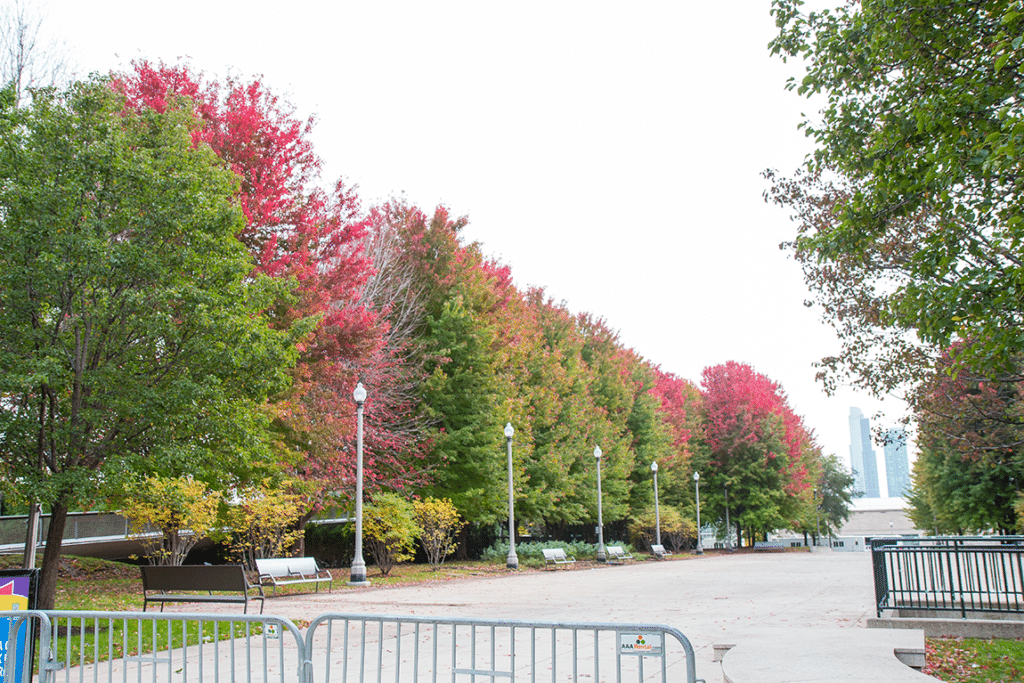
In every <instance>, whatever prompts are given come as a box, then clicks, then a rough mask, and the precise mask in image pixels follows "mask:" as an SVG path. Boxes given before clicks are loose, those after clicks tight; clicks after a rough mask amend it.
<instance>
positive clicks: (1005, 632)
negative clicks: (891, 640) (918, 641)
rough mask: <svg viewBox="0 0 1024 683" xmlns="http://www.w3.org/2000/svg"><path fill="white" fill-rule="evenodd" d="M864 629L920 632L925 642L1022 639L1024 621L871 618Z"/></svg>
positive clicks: (1023, 636) (1023, 635) (900, 617)
mask: <svg viewBox="0 0 1024 683" xmlns="http://www.w3.org/2000/svg"><path fill="white" fill-rule="evenodd" d="M867 627H868V628H877V629H920V630H922V631H924V634H925V636H926V637H928V638H1001V639H1008V640H1013V639H1016V638H1024V621H1019V620H1011V619H942V618H939V617H902V616H899V617H896V616H894V617H872V618H868V620H867Z"/></svg>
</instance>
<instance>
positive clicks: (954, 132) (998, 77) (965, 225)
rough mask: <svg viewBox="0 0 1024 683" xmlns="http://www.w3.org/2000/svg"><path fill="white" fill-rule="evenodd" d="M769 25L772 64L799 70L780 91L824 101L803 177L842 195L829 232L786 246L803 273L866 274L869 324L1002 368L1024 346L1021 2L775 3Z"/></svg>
mask: <svg viewBox="0 0 1024 683" xmlns="http://www.w3.org/2000/svg"><path fill="white" fill-rule="evenodd" d="M772 14H773V15H774V16H775V19H776V23H777V25H778V27H779V35H778V36H777V37H776V38H775V39H774V40H773V41H772V43H771V46H770V47H771V50H772V52H773V53H775V54H779V55H781V56H782V57H783V58H789V57H795V58H798V59H801V60H804V63H805V64H806V73H805V75H804V77H803V78H802V79H799V80H797V79H794V80H793V81H791V82H790V87H791V88H792V89H794V90H796V91H797V92H798V93H800V94H802V95H806V96H808V97H814V98H815V101H818V99H819V98H821V99H823V101H824V106H823V108H822V110H821V112H820V115H819V116H816V117H811V118H808V119H806V120H805V121H804V122H803V123H802V124H801V125H802V127H803V128H804V129H805V130H806V131H807V134H808V135H809V136H810V137H812V138H813V139H814V141H815V143H816V145H817V149H816V150H815V152H814V154H813V155H812V156H811V157H810V158H809V159H808V162H807V171H808V172H809V173H810V174H811V176H812V177H815V176H816V175H817V174H821V173H824V174H827V175H834V176H836V177H838V179H839V180H838V182H839V183H841V184H842V187H841V192H842V195H843V196H842V197H841V201H840V202H838V203H836V204H835V205H834V206H833V208H832V215H831V220H829V221H828V222H827V223H822V224H818V225H815V226H809V227H810V229H808V230H806V231H805V232H803V233H802V234H801V235H800V236H799V237H798V238H797V241H796V247H797V249H802V250H805V251H806V252H807V253H808V254H809V255H810V257H809V258H808V261H806V262H805V263H812V261H811V258H813V259H814V261H816V263H817V264H818V266H819V268H826V267H828V266H829V265H830V264H840V265H842V264H847V265H849V264H851V263H852V264H857V265H860V266H861V267H867V268H868V269H869V271H870V272H871V274H872V275H874V276H877V277H876V279H875V280H874V281H873V282H871V283H869V284H873V285H877V286H878V287H876V288H875V289H874V290H873V293H874V294H876V295H877V296H875V298H874V301H873V303H874V304H875V307H874V309H873V310H872V311H871V312H870V313H869V317H871V316H874V320H875V321H876V322H877V323H879V324H880V325H882V326H883V327H887V328H890V329H892V328H896V329H905V330H913V331H915V332H916V333H917V335H918V336H919V338H920V339H921V340H923V341H924V342H925V343H926V344H929V345H932V346H935V347H939V348H945V347H947V346H948V345H949V343H950V342H951V341H955V340H957V339H966V338H972V339H974V340H977V343H975V344H972V345H971V346H970V347H966V348H965V355H964V356H963V357H962V358H961V359H960V361H961V362H962V363H963V364H965V365H969V366H971V367H973V368H974V370H975V371H986V372H988V373H996V372H1001V371H1006V370H1011V369H1012V368H1013V363H1012V354H1013V353H1014V352H1015V351H1016V350H1017V349H1019V348H1021V345H1022V343H1024V327H1022V317H1024V297H1022V296H1021V287H1022V286H1024V262H1022V258H1021V240H1022V238H1024V215H1022V208H1024V207H1022V201H1024V200H1022V196H1024V194H1022V192H1021V190H1022V189H1024V173H1022V172H1021V171H1022V168H1021V162H1022V152H1024V148H1022V142H1024V108H1022V103H1021V99H1020V92H1021V87H1022V79H1024V71H1022V67H1024V50H1022V45H1021V43H1022V39H1024V37H1022V30H1024V12H1022V11H1021V7H1020V3H1019V2H1015V1H1011V0H981V1H977V2H953V3H950V2H939V1H938V0H909V1H904V0H900V1H895V0H864V2H848V3H846V4H844V5H842V6H841V7H838V8H835V9H827V10H821V11H816V12H805V11H804V8H803V2H801V0H775V1H774V2H773V3H772ZM816 196H817V197H818V198H821V197H822V196H827V194H826V195H823V194H822V193H818V194H817V195H816ZM776 198H777V199H779V200H780V201H781V202H782V203H789V204H794V205H797V206H800V204H799V201H797V202H792V201H791V200H790V199H789V198H788V195H787V193H786V192H781V193H779V192H777V193H776ZM805 206H806V205H805ZM848 282H851V283H854V284H857V283H856V281H855V280H848ZM862 282H863V281H862ZM862 291H863V290H862ZM848 352H852V351H851V350H850V349H848Z"/></svg>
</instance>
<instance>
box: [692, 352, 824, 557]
mask: <svg viewBox="0 0 1024 683" xmlns="http://www.w3.org/2000/svg"><path fill="white" fill-rule="evenodd" d="M701 387H702V390H703V391H702V393H703V407H704V415H705V419H706V424H705V430H706V432H705V433H706V435H707V442H708V448H709V453H708V458H709V459H708V462H707V463H706V464H701V467H700V469H701V490H702V494H703V495H702V496H701V506H702V512H704V513H705V514H707V513H708V512H711V514H710V515H709V517H711V518H712V519H714V518H716V517H723V518H724V516H725V514H724V508H725V495H726V494H725V489H726V487H727V488H728V496H729V506H730V519H731V520H733V521H735V523H736V528H737V532H739V531H740V530H741V529H743V528H746V529H748V530H749V531H753V532H754V533H756V534H764V533H767V532H769V531H772V530H774V529H777V528H786V527H788V526H790V523H791V521H792V520H793V519H795V518H797V517H798V516H799V511H800V507H801V504H806V502H805V501H802V499H801V496H802V495H803V494H804V493H805V492H806V491H808V490H809V489H810V488H811V484H810V482H809V481H808V472H807V458H806V454H805V450H806V449H807V448H808V442H809V440H810V435H809V434H808V432H807V430H806V429H805V428H804V427H803V423H802V420H801V419H800V418H799V417H798V416H797V415H796V414H795V413H794V412H793V411H792V409H791V408H790V407H789V404H788V402H787V400H786V396H785V394H784V393H783V392H782V388H781V387H780V386H779V385H778V384H777V383H776V382H773V381H772V380H770V379H768V377H766V376H765V375H762V374H760V373H758V372H756V371H755V370H754V369H753V368H751V367H750V366H749V365H745V364H742V363H736V362H735V361H729V362H728V363H725V364H723V365H717V366H714V367H709V368H705V369H704V372H703V376H702V380H701ZM705 506H706V507H705ZM737 538H742V536H741V534H739V533H737Z"/></svg>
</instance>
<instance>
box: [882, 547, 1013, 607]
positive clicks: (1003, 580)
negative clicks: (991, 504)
mask: <svg viewBox="0 0 1024 683" xmlns="http://www.w3.org/2000/svg"><path fill="white" fill-rule="evenodd" d="M871 561H872V567H873V571H874V579H875V603H876V605H877V614H878V616H882V612H883V611H886V610H898V611H901V612H907V611H914V612H918V611H920V612H955V613H958V614H959V615H960V617H961V618H963V619H966V618H967V617H968V615H969V614H972V613H1003V614H1020V613H1024V536H999V537H966V536H949V537H930V538H875V539H871Z"/></svg>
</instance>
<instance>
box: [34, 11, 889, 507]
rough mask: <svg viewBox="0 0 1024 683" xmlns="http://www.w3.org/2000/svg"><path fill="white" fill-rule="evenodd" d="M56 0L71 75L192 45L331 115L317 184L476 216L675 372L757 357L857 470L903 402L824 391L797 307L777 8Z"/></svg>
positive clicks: (204, 56)
mask: <svg viewBox="0 0 1024 683" xmlns="http://www.w3.org/2000/svg"><path fill="white" fill-rule="evenodd" d="M41 6H42V8H43V10H42V11H43V12H44V14H45V22H46V26H47V28H48V30H49V31H50V32H52V33H54V34H56V35H58V36H60V37H61V38H63V39H64V40H66V42H67V47H68V51H69V53H70V55H71V56H72V58H73V60H74V61H75V62H76V64H77V65H78V67H79V73H87V72H90V71H99V72H105V71H108V70H110V69H114V68H118V67H125V66H127V65H128V64H129V63H130V61H131V60H134V59H139V58H146V59H150V60H153V61H157V60H164V61H170V62H174V61H176V60H177V59H178V58H179V57H188V58H189V59H190V61H191V64H192V65H193V67H195V68H196V69H198V70H202V71H205V72H206V73H207V74H209V75H210V76H214V77H222V76H224V75H226V74H228V73H232V74H235V75H237V76H240V77H244V78H248V77H252V76H256V75H262V76H263V77H264V81H265V83H266V84H267V85H268V86H269V87H270V88H271V89H272V90H274V91H276V92H278V93H282V94H285V95H286V96H287V97H288V98H289V99H290V100H291V101H292V103H293V104H295V105H296V106H297V107H298V108H299V111H300V112H301V113H302V114H303V115H308V114H315V115H316V116H317V118H318V124H317V127H316V129H315V131H314V134H313V139H314V143H315V146H316V150H317V152H318V154H319V155H320V156H321V157H322V158H323V159H324V161H325V180H327V181H329V182H333V179H335V178H336V177H338V176H344V177H345V178H346V180H347V181H348V182H350V183H354V184H357V185H358V186H359V188H360V195H361V197H362V199H363V202H364V205H366V206H369V205H370V204H373V203H375V202H378V201H381V200H385V199H387V198H388V197H391V196H394V195H398V194H404V195H405V196H406V197H407V198H408V200H410V201H411V202H413V203H415V204H417V205H419V206H421V207H422V208H423V209H425V210H428V211H429V210H432V209H433V207H434V206H436V205H437V204H445V205H446V206H448V207H449V208H450V209H451V211H452V212H453V214H455V215H464V214H465V215H468V216H469V218H470V226H469V228H468V229H467V236H468V237H469V238H470V239H473V240H477V241H479V242H480V243H482V245H483V250H484V252H485V253H487V254H490V255H492V256H494V257H496V258H498V259H499V260H501V261H502V262H504V263H506V264H508V265H510V266H511V268H512V272H513V275H514V277H515V279H516V282H517V284H518V285H519V286H520V287H523V288H525V287H526V286H530V285H540V286H543V287H545V288H546V289H547V291H548V293H549V294H550V295H551V296H552V297H554V298H555V299H556V300H564V301H565V302H566V303H567V304H568V306H569V308H570V309H571V310H573V311H576V312H579V311H589V312H591V313H594V314H597V315H599V316H603V317H604V318H606V319H607V321H608V322H609V324H610V325H611V326H612V327H613V328H615V329H618V330H619V331H620V333H621V338H622V341H623V342H624V343H625V344H626V345H628V346H630V347H632V348H634V349H636V350H637V351H638V352H639V353H640V354H641V355H643V356H644V357H645V358H647V359H649V360H651V361H652V362H654V363H657V364H659V365H661V367H662V368H664V369H666V370H669V371H671V372H674V373H676V374H678V375H681V376H683V377H686V378H689V379H691V380H693V381H695V382H699V381H700V373H701V370H702V369H703V368H704V367H705V366H708V365H714V364H718V363H722V362H725V361H728V360H736V361H740V362H746V363H749V364H751V365H752V366H753V367H754V368H755V369H756V370H758V371H759V372H762V373H764V374H766V375H768V376H769V377H770V378H772V379H773V380H776V381H778V382H780V383H781V384H782V386H783V387H784V388H785V390H786V392H787V393H788V395H789V398H790V402H791V404H792V405H793V407H794V409H795V410H796V411H797V412H798V413H799V414H801V415H803V416H804V418H805V420H806V423H807V424H808V426H810V427H811V428H813V429H814V430H815V431H816V433H817V434H818V436H819V440H820V442H821V443H822V445H823V446H824V448H825V450H826V452H834V453H836V454H837V455H839V456H840V458H841V459H843V460H844V461H848V457H849V443H850V439H849V427H848V421H847V418H848V414H849V408H850V406H857V407H859V408H861V409H862V410H863V411H864V413H865V414H866V415H869V416H871V415H873V414H875V412H876V411H878V410H883V411H885V412H886V419H884V420H882V423H885V422H887V421H890V420H895V419H896V418H897V417H898V416H899V415H900V414H901V411H902V407H901V406H899V405H897V404H896V403H895V402H894V401H892V400H890V401H886V402H885V403H882V404H879V403H878V402H876V401H874V400H871V399H869V398H867V397H863V396H855V395H853V394H852V393H850V392H843V393H841V394H840V395H839V396H838V397H836V398H828V397H826V396H825V395H824V393H823V392H822V390H821V388H820V386H819V385H817V384H816V383H815V381H814V374H815V370H814V368H813V366H812V363H813V362H814V361H815V360H817V359H819V358H821V357H822V356H825V355H828V354H831V353H834V352H835V351H836V350H837V348H838V342H837V341H836V339H835V336H834V335H833V334H832V332H831V330H830V328H828V327H826V326H825V325H823V324H822V323H820V322H819V320H818V315H817V313H816V312H815V311H814V310H813V309H807V308H805V307H804V306H803V301H804V299H805V298H806V296H807V292H806V289H805V287H804V285H803V281H802V278H801V274H800V270H799V267H798V266H797V264H796V263H795V262H794V261H792V260H791V259H789V258H788V257H787V255H786V254H785V253H783V252H780V251H779V249H778V244H779V242H781V241H783V240H786V239H789V238H790V237H791V236H792V234H793V226H792V224H791V223H790V221H789V219H788V217H787V215H786V214H785V213H784V212H783V211H782V210H780V209H777V208H776V207H774V206H770V205H768V204H766V203H765V202H764V200H763V199H762V192H763V191H764V189H765V187H766V183H765V182H764V180H763V179H762V178H761V175H760V173H761V171H762V170H764V169H765V168H769V167H772V168H777V169H779V170H780V171H782V172H783V173H790V172H791V171H793V170H794V169H795V168H796V167H797V166H798V165H799V163H800V161H801V160H802V159H803V157H804V155H805V154H806V153H807V152H808V151H809V150H810V144H809V142H808V141H807V140H806V139H805V138H804V136H803V134H802V133H801V132H799V131H798V130H797V124H798V123H799V121H800V114H801V112H807V113H809V114H813V113H814V111H813V110H814V107H813V106H812V105H810V104H809V103H807V102H806V101H804V100H802V99H800V98H799V97H797V96H796V95H795V94H793V93H789V92H787V91H785V89H784V87H783V86H784V83H785V80H786V78H787V77H788V76H789V75H793V74H795V73H796V66H795V65H785V64H783V63H782V62H781V60H779V59H777V58H775V59H773V58H771V57H770V56H769V54H768V50H767V48H766V45H767V43H768V41H769V40H770V39H771V38H772V37H773V35H774V30H775V28H774V22H773V20H772V18H771V17H770V16H769V8H770V2H768V0H733V1H732V2H700V3H697V2H685V1H681V0H666V1H649V2H645V1H639V2H602V1H590V2H563V1H560V0H545V1H523V0H520V1H519V2H515V3H513V2H498V1H491V2H481V1H478V2H445V1H441V0H429V1H420V2H386V1H381V0H377V1H358V2H355V1H346V0H334V1H330V2H328V1H323V2H316V1H306V0H292V1H291V2H287V3H284V2H280V1H277V2H264V1H259V0H246V1H244V2H241V1H235V0H202V1H196V0H178V1H177V2H171V3H169V2H151V1H148V0H89V1H88V2H83V1H82V0H46V1H45V2H44V3H43V4H42V5H41ZM873 423H874V421H873ZM876 453H877V454H878V459H879V469H880V470H881V471H882V472H884V463H883V462H882V460H883V459H882V453H881V448H880V447H877V446H876ZM882 472H880V474H882ZM882 486H883V490H884V486H885V484H884V475H883V476H882Z"/></svg>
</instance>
